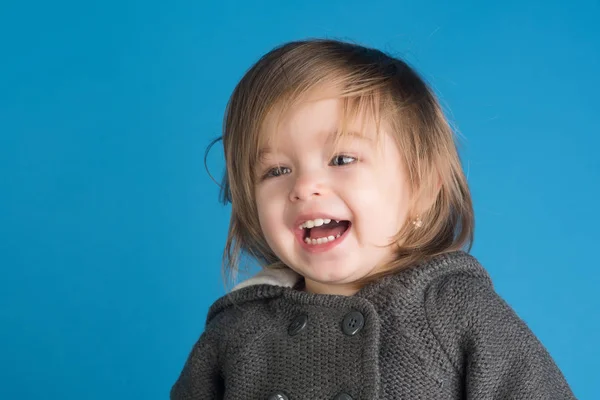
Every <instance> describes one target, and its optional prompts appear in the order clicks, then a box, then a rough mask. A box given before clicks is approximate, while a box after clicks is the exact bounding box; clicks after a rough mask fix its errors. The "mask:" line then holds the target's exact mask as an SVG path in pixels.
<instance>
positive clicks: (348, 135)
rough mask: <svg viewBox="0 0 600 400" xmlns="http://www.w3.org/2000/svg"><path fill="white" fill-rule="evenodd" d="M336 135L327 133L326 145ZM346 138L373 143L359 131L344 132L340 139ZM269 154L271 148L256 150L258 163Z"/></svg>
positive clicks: (333, 131) (330, 132)
mask: <svg viewBox="0 0 600 400" xmlns="http://www.w3.org/2000/svg"><path fill="white" fill-rule="evenodd" d="M338 133H339V131H338V130H337V129H336V130H332V131H329V133H328V134H327V136H328V139H327V143H328V144H331V143H333V142H334V140H335V138H336V136H337V135H338ZM347 138H350V139H358V140H361V141H366V142H368V143H373V141H374V139H373V138H372V137H370V135H367V134H364V133H361V132H359V131H347V132H344V134H343V136H342V137H341V138H340V139H341V140H344V139H347ZM271 153H273V149H272V148H271V147H269V146H264V147H261V148H260V149H259V150H258V160H259V161H265V159H266V158H267V157H268V156H269V155H270V154H271Z"/></svg>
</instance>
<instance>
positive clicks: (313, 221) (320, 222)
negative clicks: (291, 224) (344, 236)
mask: <svg viewBox="0 0 600 400" xmlns="http://www.w3.org/2000/svg"><path fill="white" fill-rule="evenodd" d="M330 222H331V220H330V219H329V218H317V219H311V220H308V221H304V223H302V224H300V225H299V226H298V228H299V229H305V228H314V227H315V226H321V225H325V224H328V223H330ZM335 222H340V221H335Z"/></svg>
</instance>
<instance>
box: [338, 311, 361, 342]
mask: <svg viewBox="0 0 600 400" xmlns="http://www.w3.org/2000/svg"><path fill="white" fill-rule="evenodd" d="M363 326H365V317H364V316H363V315H362V314H361V313H360V312H358V311H351V312H349V313H348V314H346V316H345V317H344V320H343V321H342V331H343V332H344V333H345V334H346V335H348V336H354V335H356V334H357V333H358V332H359V331H360V330H361V329H362V328H363Z"/></svg>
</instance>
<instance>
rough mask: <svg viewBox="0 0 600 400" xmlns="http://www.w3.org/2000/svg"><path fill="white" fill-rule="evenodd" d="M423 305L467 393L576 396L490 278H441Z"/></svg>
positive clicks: (512, 396)
mask: <svg viewBox="0 0 600 400" xmlns="http://www.w3.org/2000/svg"><path fill="white" fill-rule="evenodd" d="M425 308H426V314H427V318H428V320H429V323H430V326H431V329H432V330H433V333H434V335H435V336H436V338H437V340H438V342H439V343H440V345H441V346H442V348H443V350H444V351H445V353H446V355H447V356H448V358H449V360H450V361H451V362H452V364H453V365H454V368H455V369H456V371H457V372H458V374H459V377H460V381H461V382H463V385H464V386H463V388H462V392H463V393H464V395H465V398H467V399H478V400H479V399H481V400H483V399H490V400H491V399H514V400H517V399H522V400H525V399H557V400H558V399H575V397H574V395H573V393H572V391H571V389H570V388H569V386H568V384H567V382H566V380H565V378H564V376H563V374H562V373H561V371H560V370H559V369H558V367H557V365H556V364H555V362H554V361H553V360H552V358H551V356H550V355H549V353H548V352H547V350H546V349H545V348H544V346H543V345H542V344H541V342H540V341H539V340H538V339H537V338H536V337H535V336H534V334H533V333H532V332H531V330H530V329H529V328H528V327H527V325H526V324H525V322H524V321H522V320H521V319H520V318H519V317H518V316H517V314H516V313H515V312H514V310H513V309H512V308H510V306H509V305H508V304H507V303H506V302H505V301H504V300H503V299H502V298H501V297H500V296H499V295H498V294H497V293H496V292H495V291H494V289H493V287H492V284H491V282H490V281H489V280H487V279H484V278H481V277H474V276H469V275H463V274H457V275H451V276H446V277H442V278H438V279H437V280H436V281H435V282H433V283H432V285H431V286H430V288H429V290H428V293H427V296H426V302H425Z"/></svg>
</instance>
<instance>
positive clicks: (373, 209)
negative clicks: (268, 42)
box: [223, 40, 474, 293]
mask: <svg viewBox="0 0 600 400" xmlns="http://www.w3.org/2000/svg"><path fill="white" fill-rule="evenodd" d="M223 145H224V149H225V159H226V167H227V175H226V178H225V186H224V191H225V192H224V194H225V195H226V196H227V198H228V200H230V201H231V203H232V210H231V212H232V215H231V224H230V228H229V237H228V240H227V245H226V249H225V254H224V262H225V266H226V268H228V269H231V270H233V271H235V270H237V268H238V262H239V259H240V258H239V256H240V255H241V253H246V254H248V255H249V256H251V257H254V258H255V259H257V260H258V261H259V262H260V263H261V264H262V265H263V266H265V267H274V266H280V265H282V264H285V265H287V266H288V267H290V268H292V269H294V270H295V271H296V272H298V273H300V274H301V275H303V276H304V277H305V280H306V286H307V289H308V290H311V291H315V292H322V293H352V292H354V291H355V290H356V289H358V288H359V287H360V286H362V285H363V284H364V283H366V282H368V281H370V280H373V279H377V278H378V277H381V276H383V275H385V274H389V273H393V272H395V271H397V270H398V269H401V268H405V267H407V266H409V265H412V264H413V263H414V262H416V261H419V260H422V259H425V258H427V257H431V256H433V255H436V254H440V253H443V252H447V251H451V250H457V249H460V248H463V247H465V246H469V245H470V243H471V241H472V236H473V224H474V222H473V211H472V205H471V199H470V195H469V190H468V186H467V183H466V179H465V176H464V174H463V171H462V168H461V165H460V160H459V157H458V154H457V151H456V147H455V144H454V136H453V132H452V130H451V128H450V127H449V125H448V123H447V121H446V119H445V117H444V115H443V113H442V111H441V108H440V106H439V104H438V102H437V100H436V98H435V96H434V95H433V93H432V92H431V90H430V89H429V88H428V87H427V86H426V84H425V83H424V82H423V81H422V80H421V78H420V77H419V76H418V75H417V74H416V73H415V72H414V71H413V70H412V69H411V68H410V67H408V66H407V65H406V64H405V63H404V62H403V61H401V60H398V59H396V58H392V57H390V56H388V55H386V54H384V53H382V52H380V51H378V50H373V49H368V48H364V47H361V46H357V45H354V44H350V43H343V42H338V41H332V40H311V41H303V42H293V43H288V44H286V45H284V46H281V47H279V48H276V49H274V50H273V51H271V52H269V53H268V54H266V55H265V56H264V57H262V58H261V59H260V60H259V61H258V62H257V63H256V64H255V65H254V66H253V67H252V68H251V69H250V70H249V71H248V72H247V73H246V75H245V76H244V77H243V78H242V80H241V81H240V83H239V84H238V85H237V87H236V89H235V91H234V93H233V95H232V97H231V100H230V103H229V105H228V109H227V113H226V118H225V126H224V134H223ZM338 221H339V222H338ZM311 228H312V229H311Z"/></svg>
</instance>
